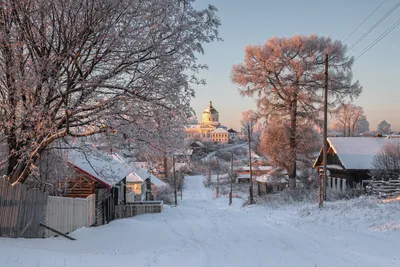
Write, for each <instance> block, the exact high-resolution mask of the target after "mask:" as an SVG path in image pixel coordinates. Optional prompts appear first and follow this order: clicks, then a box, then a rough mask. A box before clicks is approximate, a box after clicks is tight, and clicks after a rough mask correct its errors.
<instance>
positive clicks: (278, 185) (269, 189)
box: [256, 174, 288, 195]
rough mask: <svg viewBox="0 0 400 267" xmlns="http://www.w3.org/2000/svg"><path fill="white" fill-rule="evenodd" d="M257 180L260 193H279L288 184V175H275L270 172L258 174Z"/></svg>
mask: <svg viewBox="0 0 400 267" xmlns="http://www.w3.org/2000/svg"><path fill="white" fill-rule="evenodd" d="M256 181H257V191H258V195H263V194H270V193H277V192H279V191H282V190H283V189H285V188H286V187H287V186H288V178H287V176H284V177H273V176H271V175H269V174H265V175H262V176H258V177H257V178H256Z"/></svg>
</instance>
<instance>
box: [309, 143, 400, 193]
mask: <svg viewBox="0 0 400 267" xmlns="http://www.w3.org/2000/svg"><path fill="white" fill-rule="evenodd" d="M390 143H397V144H400V139H397V138H383V137H329V138H328V155H327V170H328V172H327V173H328V175H327V188H332V189H334V190H339V191H343V190H346V189H347V188H351V189H363V188H364V187H365V186H366V184H367V183H369V182H370V180H371V177H370V171H371V170H372V169H373V165H372V163H373V159H374V156H375V155H376V154H377V153H379V152H380V150H381V149H382V148H383V147H384V146H385V145H386V144H390ZM313 168H315V169H318V171H319V172H320V173H321V172H322V168H323V148H321V151H320V154H319V156H318V158H317V159H316V160H315V162H314V165H313Z"/></svg>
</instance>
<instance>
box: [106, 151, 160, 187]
mask: <svg viewBox="0 0 400 267" xmlns="http://www.w3.org/2000/svg"><path fill="white" fill-rule="evenodd" d="M113 156H114V157H115V158H117V159H118V160H119V161H120V162H122V163H124V164H125V165H126V166H127V167H128V168H130V170H131V172H130V173H129V174H128V176H127V177H126V182H133V183H135V182H143V181H145V180H146V179H147V178H150V182H151V183H152V184H154V185H156V186H165V183H164V182H163V181H161V180H160V179H158V178H157V177H156V176H154V175H153V174H151V173H150V172H149V171H148V169H147V168H146V166H147V163H145V162H138V163H137V164H128V163H127V162H126V160H125V159H124V158H123V157H121V156H120V155H118V154H115V153H114V154H113Z"/></svg>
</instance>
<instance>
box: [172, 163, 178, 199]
mask: <svg viewBox="0 0 400 267" xmlns="http://www.w3.org/2000/svg"><path fill="white" fill-rule="evenodd" d="M172 166H173V167H172V168H173V172H174V197H175V206H177V205H178V196H177V193H176V172H175V155H172Z"/></svg>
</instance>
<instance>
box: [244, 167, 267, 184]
mask: <svg viewBox="0 0 400 267" xmlns="http://www.w3.org/2000/svg"><path fill="white" fill-rule="evenodd" d="M272 169H273V167H272V166H262V165H252V166H251V170H252V176H253V179H256V177H258V176H262V175H265V174H268V173H269V172H270V171H271V170H272ZM236 173H237V178H236V182H237V183H249V182H250V166H243V167H240V168H239V169H237V171H236Z"/></svg>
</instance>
